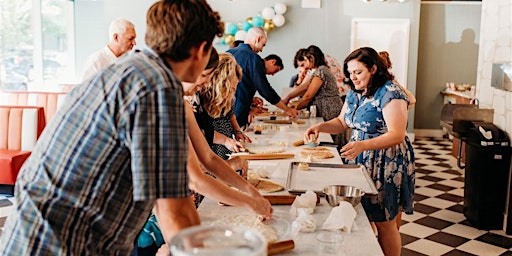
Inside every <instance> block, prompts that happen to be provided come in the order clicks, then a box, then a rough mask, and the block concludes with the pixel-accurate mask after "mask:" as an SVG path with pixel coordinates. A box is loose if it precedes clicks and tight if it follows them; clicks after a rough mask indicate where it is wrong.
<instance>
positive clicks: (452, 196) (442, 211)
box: [0, 137, 512, 256]
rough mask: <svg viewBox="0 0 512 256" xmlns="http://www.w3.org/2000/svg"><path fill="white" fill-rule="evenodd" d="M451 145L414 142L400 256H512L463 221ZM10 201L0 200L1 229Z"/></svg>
mask: <svg viewBox="0 0 512 256" xmlns="http://www.w3.org/2000/svg"><path fill="white" fill-rule="evenodd" d="M451 145H452V143H451V142H450V141H449V140H447V139H442V138H427V137H424V138H418V137H417V138H416V141H415V142H414V147H415V157H416V168H417V170H416V197H415V201H416V204H415V206H414V209H415V213H414V214H413V215H405V214H404V215H403V218H402V226H401V228H400V233H401V235H402V244H403V248H402V255H403V256H420V255H429V256H434V255H449V256H456V255H457V256H458V255H479V256H484V255H488V256H498V255H512V236H506V235H505V232H503V231H501V230H495V231H484V230H478V229H476V228H473V227H471V226H470V224H469V223H468V221H467V220H466V218H465V217H464V215H463V213H462V208H463V200H464V175H463V170H461V169H459V168H458V167H457V164H456V160H455V158H454V157H452V156H451V155H450V153H451ZM13 201H14V200H13V198H12V197H5V196H2V195H0V228H1V227H3V226H4V223H5V219H6V216H7V215H8V214H9V212H10V211H11V210H12V209H13V207H14V206H13V203H12V202H13ZM0 235H1V233H0Z"/></svg>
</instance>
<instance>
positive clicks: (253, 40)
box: [227, 27, 298, 127]
mask: <svg viewBox="0 0 512 256" xmlns="http://www.w3.org/2000/svg"><path fill="white" fill-rule="evenodd" d="M266 43H267V34H266V33H265V30H263V28H261V27H252V28H251V29H249V30H248V31H247V36H246V38H245V42H244V43H243V44H240V45H239V46H238V47H236V48H233V49H229V50H228V51H227V52H229V53H231V54H232V55H233V56H234V57H235V59H236V62H237V63H238V65H240V66H241V67H242V70H243V76H242V80H241V81H240V82H239V83H238V86H237V89H236V94H235V97H236V100H235V115H236V119H237V122H238V124H239V125H240V126H241V127H244V126H246V125H247V124H248V122H249V112H250V110H251V102H252V99H253V97H254V95H255V94H256V91H257V92H258V93H259V94H260V95H261V96H262V97H263V98H265V100H267V101H268V102H270V104H273V105H275V106H276V107H278V108H280V109H282V110H284V111H285V112H286V113H287V114H288V115H289V116H290V117H292V118H293V117H296V116H297V114H298V112H297V110H296V109H294V108H290V107H288V106H286V104H285V103H284V102H283V101H282V100H281V98H280V97H279V95H278V94H277V93H276V91H275V90H274V89H273V88H272V87H271V86H270V83H269V82H268V80H267V77H266V75H265V63H264V61H263V60H262V59H261V57H260V56H259V55H258V52H261V51H262V50H263V47H265V44H266Z"/></svg>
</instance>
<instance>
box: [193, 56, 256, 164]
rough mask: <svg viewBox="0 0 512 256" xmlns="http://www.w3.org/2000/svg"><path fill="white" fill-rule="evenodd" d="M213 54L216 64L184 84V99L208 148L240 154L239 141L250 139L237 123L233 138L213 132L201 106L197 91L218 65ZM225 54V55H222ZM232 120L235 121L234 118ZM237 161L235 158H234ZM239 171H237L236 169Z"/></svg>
mask: <svg viewBox="0 0 512 256" xmlns="http://www.w3.org/2000/svg"><path fill="white" fill-rule="evenodd" d="M213 53H214V55H215V56H216V58H217V62H216V64H215V66H211V67H210V68H207V69H206V70H205V71H203V73H202V75H201V76H200V77H199V78H198V80H197V81H196V82H195V83H185V84H184V85H183V88H184V90H185V99H186V100H187V101H188V102H189V103H190V105H191V106H192V109H193V111H194V115H195V117H196V121H197V124H198V125H199V127H200V128H201V130H202V131H203V133H204V135H205V137H206V141H207V142H208V144H209V145H210V146H213V145H215V144H219V145H224V146H225V147H227V148H230V149H231V150H232V151H234V152H240V148H242V144H241V143H240V142H239V141H246V142H251V139H250V138H249V137H248V136H246V135H245V134H243V133H242V132H241V130H240V127H239V126H238V124H237V123H234V124H233V125H236V126H237V128H236V129H235V131H238V132H235V138H231V137H226V136H225V135H224V134H221V133H219V132H218V131H215V129H214V126H213V121H212V119H211V118H210V116H209V115H208V113H206V111H205V109H204V107H203V106H202V104H201V99H200V96H199V90H201V89H203V88H206V87H208V85H209V84H210V83H211V82H210V77H211V75H212V73H213V71H214V70H215V67H217V65H218V60H219V55H218V53H217V51H216V50H215V49H213ZM223 54H226V53H223ZM233 120H235V121H236V119H235V118H233ZM219 156H221V158H223V159H227V157H226V156H225V155H224V157H223V156H222V155H220V154H219ZM235 159H237V158H235ZM231 161H232V160H228V162H231ZM236 170H239V169H236Z"/></svg>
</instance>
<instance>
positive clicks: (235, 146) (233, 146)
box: [224, 137, 243, 152]
mask: <svg viewBox="0 0 512 256" xmlns="http://www.w3.org/2000/svg"><path fill="white" fill-rule="evenodd" d="M224 146H226V148H228V149H229V150H230V151H232V152H240V148H243V145H242V143H240V142H238V141H237V140H235V139H230V138H227V137H226V140H225V141H224Z"/></svg>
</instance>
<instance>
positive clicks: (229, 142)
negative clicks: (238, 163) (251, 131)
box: [213, 131, 243, 152]
mask: <svg viewBox="0 0 512 256" xmlns="http://www.w3.org/2000/svg"><path fill="white" fill-rule="evenodd" d="M213 143H215V144H220V145H224V146H225V147H226V148H228V149H229V150H230V151H233V152H240V148H242V147H243V146H242V144H241V143H240V142H239V141H237V140H235V139H233V138H229V137H228V136H226V135H224V134H222V133H220V132H218V131H214V132H213Z"/></svg>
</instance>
